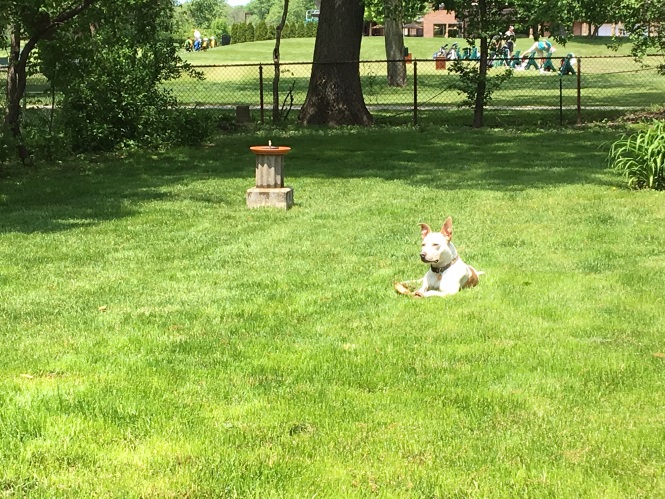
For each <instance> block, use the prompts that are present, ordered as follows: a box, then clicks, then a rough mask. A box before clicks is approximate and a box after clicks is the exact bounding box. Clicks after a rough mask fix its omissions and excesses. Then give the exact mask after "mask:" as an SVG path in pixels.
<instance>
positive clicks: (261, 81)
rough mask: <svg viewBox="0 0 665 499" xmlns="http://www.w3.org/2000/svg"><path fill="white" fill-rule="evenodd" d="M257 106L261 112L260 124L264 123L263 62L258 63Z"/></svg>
mask: <svg viewBox="0 0 665 499" xmlns="http://www.w3.org/2000/svg"><path fill="white" fill-rule="evenodd" d="M259 89H260V90H259V94H260V96H259V103H260V104H259V107H260V113H261V124H262V125H265V117H264V115H263V64H259Z"/></svg>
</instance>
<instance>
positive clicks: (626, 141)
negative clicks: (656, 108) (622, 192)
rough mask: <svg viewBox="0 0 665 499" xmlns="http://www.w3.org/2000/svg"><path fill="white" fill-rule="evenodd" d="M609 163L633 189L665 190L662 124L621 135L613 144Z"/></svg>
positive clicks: (654, 123)
mask: <svg viewBox="0 0 665 499" xmlns="http://www.w3.org/2000/svg"><path fill="white" fill-rule="evenodd" d="M608 162H609V164H610V167H611V168H613V169H614V171H616V172H617V173H619V174H620V175H621V176H622V177H623V178H625V180H626V181H627V183H628V186H629V187H630V188H632V189H655V190H665V121H660V120H654V121H653V123H652V124H650V125H648V126H647V127H646V128H644V129H642V130H639V131H638V132H636V133H634V134H626V135H624V136H622V137H621V138H620V139H619V140H617V141H616V142H615V143H614V144H612V147H611V148H610V153H609V157H608Z"/></svg>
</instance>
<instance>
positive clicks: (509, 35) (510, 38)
mask: <svg viewBox="0 0 665 499" xmlns="http://www.w3.org/2000/svg"><path fill="white" fill-rule="evenodd" d="M503 36H504V38H505V39H506V43H505V44H504V47H506V48H507V49H508V54H507V55H508V58H511V57H512V56H513V52H514V50H515V26H513V25H512V24H511V25H510V26H508V31H506V32H505V33H504V35H503Z"/></svg>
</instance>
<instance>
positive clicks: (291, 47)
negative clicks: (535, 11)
mask: <svg viewBox="0 0 665 499" xmlns="http://www.w3.org/2000/svg"><path fill="white" fill-rule="evenodd" d="M314 41H315V39H314V38H287V39H285V40H282V41H281V43H280V54H281V59H282V60H283V61H284V62H308V61H311V60H312V58H313V55H314ZM454 42H457V43H458V44H459V46H460V47H466V46H467V43H466V40H464V39H463V38H423V37H405V38H404V45H405V46H407V47H408V48H409V51H410V52H411V53H412V54H413V57H414V58H416V59H431V58H432V55H433V54H434V53H435V52H436V51H437V50H438V49H439V47H441V45H444V44H452V43H454ZM532 43H533V40H531V39H530V38H518V39H517V44H516V49H519V50H522V51H524V50H526V49H528V48H529V47H530V46H531V44H532ZM609 43H611V38H609V37H600V38H595V39H585V38H575V39H574V41H571V42H569V43H568V44H566V46H565V47H563V46H561V45H559V44H557V43H554V45H555V46H556V47H557V55H558V54H561V53H562V55H565V54H566V53H568V52H573V53H575V54H576V55H578V56H605V55H608V56H611V55H629V54H630V44H625V45H623V46H622V47H621V48H620V49H619V51H618V52H615V51H613V50H610V49H608V48H607V45H608V44H609ZM274 47H275V41H274V40H266V41H262V42H251V43H238V44H233V45H225V46H218V47H215V48H214V49H211V50H207V51H205V52H185V51H184V50H183V51H182V53H181V55H182V56H183V57H184V58H185V59H187V60H188V61H189V62H191V63H192V64H235V63H242V62H254V63H258V62H262V63H269V64H272V51H273V48H274ZM385 58H386V52H385V45H384V39H383V37H382V36H371V37H370V36H365V37H363V39H362V44H361V50H360V59H361V60H364V61H371V60H384V59H385Z"/></svg>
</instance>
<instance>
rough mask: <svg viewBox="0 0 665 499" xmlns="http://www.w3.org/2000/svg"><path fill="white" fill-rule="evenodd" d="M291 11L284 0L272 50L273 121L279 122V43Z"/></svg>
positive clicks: (287, 2)
mask: <svg viewBox="0 0 665 499" xmlns="http://www.w3.org/2000/svg"><path fill="white" fill-rule="evenodd" d="M288 12H289V0H284V10H283V11H282V20H281V21H280V23H279V24H278V25H277V28H275V48H274V49H273V51H272V62H273V65H274V66H275V77H274V78H273V80H272V122H273V123H275V124H277V123H279V122H280V121H281V118H282V117H281V114H280V111H279V76H280V69H279V44H280V42H281V40H282V30H283V29H284V25H285V24H286V15H287V14H288Z"/></svg>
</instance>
